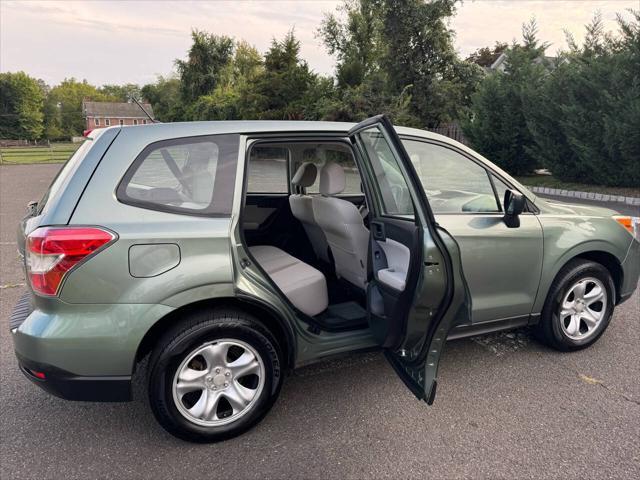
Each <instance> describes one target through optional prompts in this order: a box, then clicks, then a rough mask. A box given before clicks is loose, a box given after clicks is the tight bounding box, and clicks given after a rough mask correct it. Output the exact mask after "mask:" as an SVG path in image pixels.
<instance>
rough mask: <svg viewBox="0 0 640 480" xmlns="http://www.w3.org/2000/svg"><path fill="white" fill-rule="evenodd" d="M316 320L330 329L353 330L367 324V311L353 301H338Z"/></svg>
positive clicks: (324, 327)
mask: <svg viewBox="0 0 640 480" xmlns="http://www.w3.org/2000/svg"><path fill="white" fill-rule="evenodd" d="M316 320H317V321H318V323H319V324H320V325H322V328H323V329H325V330H328V331H333V332H338V331H344V330H353V329H356V328H360V327H364V326H366V325H367V311H366V310H365V309H364V308H362V307H361V306H360V305H359V304H358V303H356V302H353V301H351V302H343V303H336V304H334V305H329V308H327V310H325V311H324V312H323V313H321V314H320V315H318V316H316Z"/></svg>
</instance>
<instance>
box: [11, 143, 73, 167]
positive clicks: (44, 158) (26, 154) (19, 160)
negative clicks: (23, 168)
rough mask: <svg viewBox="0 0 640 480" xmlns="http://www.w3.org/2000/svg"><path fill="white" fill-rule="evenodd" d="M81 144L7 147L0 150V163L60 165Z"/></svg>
mask: <svg viewBox="0 0 640 480" xmlns="http://www.w3.org/2000/svg"><path fill="white" fill-rule="evenodd" d="M80 145H82V144H81V143H52V144H51V147H47V146H43V147H8V148H0V163H2V164H3V165H5V164H7V165H10V164H27V163H62V162H66V161H67V159H68V158H69V157H70V156H71V155H73V153H74V152H75V151H76V150H77V149H78V147H79V146H80Z"/></svg>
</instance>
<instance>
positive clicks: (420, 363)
mask: <svg viewBox="0 0 640 480" xmlns="http://www.w3.org/2000/svg"><path fill="white" fill-rule="evenodd" d="M349 136H350V138H351V140H352V142H353V143H354V144H355V145H356V148H357V150H358V152H359V154H360V158H361V159H362V160H363V164H364V165H363V167H364V168H363V170H364V172H365V173H366V175H364V178H365V188H366V190H367V198H368V199H369V200H370V203H371V205H369V208H370V211H371V217H370V232H371V235H370V246H369V256H368V257H369V259H368V284H367V303H368V314H369V325H370V328H371V331H372V332H373V334H374V336H375V337H376V339H377V340H378V342H379V343H380V345H381V346H382V347H384V349H385V354H386V357H387V359H388V360H389V362H390V363H391V365H392V366H393V368H394V369H395V371H396V372H397V373H398V375H399V376H400V378H402V380H403V381H404V382H405V384H406V385H407V386H408V387H409V389H410V390H411V391H412V392H413V393H414V394H415V395H416V396H417V397H418V398H419V399H421V400H425V401H426V402H427V403H428V404H431V403H433V400H434V398H435V394H436V386H437V381H436V378H437V371H438V363H439V360H440V356H441V355H442V352H443V349H444V345H445V342H446V339H447V335H448V333H449V330H451V329H452V328H453V327H455V326H456V325H459V324H464V323H469V321H470V312H471V304H470V302H471V298H470V296H469V290H468V287H467V284H466V281H465V279H464V274H463V271H462V264H461V260H460V250H459V248H458V244H457V242H456V241H455V239H454V238H453V237H452V236H451V235H449V234H448V233H447V231H446V230H444V229H442V228H441V227H440V226H439V225H438V224H437V223H436V221H435V219H434V217H433V213H432V212H431V209H430V207H429V203H428V200H427V197H426V195H425V193H424V191H423V189H422V185H421V183H420V181H419V180H418V178H417V175H416V172H415V170H414V169H413V165H412V164H411V160H410V158H409V156H408V155H407V152H406V151H405V149H404V147H403V146H402V143H401V141H400V138H399V137H398V135H397V134H396V132H395V130H394V128H393V125H392V124H391V122H390V121H389V120H388V119H387V118H386V117H385V116H382V115H381V116H377V117H372V118H369V119H367V120H365V121H364V122H362V123H359V124H358V125H356V126H355V127H354V128H353V129H351V131H350V132H349Z"/></svg>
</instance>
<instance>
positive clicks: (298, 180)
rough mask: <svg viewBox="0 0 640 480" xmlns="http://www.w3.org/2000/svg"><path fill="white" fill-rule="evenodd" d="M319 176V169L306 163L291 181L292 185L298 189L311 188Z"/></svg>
mask: <svg viewBox="0 0 640 480" xmlns="http://www.w3.org/2000/svg"><path fill="white" fill-rule="evenodd" d="M317 175H318V168H317V167H316V166H315V165H314V164H313V163H310V162H305V163H303V164H302V165H300V167H299V168H298V170H297V171H296V174H295V175H294V176H293V178H292V179H291V183H293V184H294V185H297V186H298V187H304V188H306V187H310V186H311V185H313V184H314V183H315V181H316V176H317Z"/></svg>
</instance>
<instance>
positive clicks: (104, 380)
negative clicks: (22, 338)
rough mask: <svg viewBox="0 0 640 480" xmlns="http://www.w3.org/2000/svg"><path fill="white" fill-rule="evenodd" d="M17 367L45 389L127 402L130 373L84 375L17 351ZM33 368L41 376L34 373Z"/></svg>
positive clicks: (64, 395) (62, 394) (95, 399)
mask: <svg viewBox="0 0 640 480" xmlns="http://www.w3.org/2000/svg"><path fill="white" fill-rule="evenodd" d="M16 356H17V357H18V364H19V366H20V371H22V373H23V374H24V376H25V377H27V378H28V379H29V380H31V382H33V383H35V384H36V385H37V386H38V387H40V388H42V389H43V390H44V391H45V392H47V393H50V394H51V395H55V396H56V397H60V398H64V399H65V400H78V401H83V402H127V401H130V400H131V377H130V376H116V377H85V376H78V375H74V374H72V373H70V372H66V371H64V370H61V369H59V368H56V367H53V366H52V365H46V364H42V363H37V362H33V361H31V360H28V359H26V358H23V357H21V356H20V355H17V354H16ZM35 372H38V373H39V374H41V376H44V378H38V377H36V374H35Z"/></svg>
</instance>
